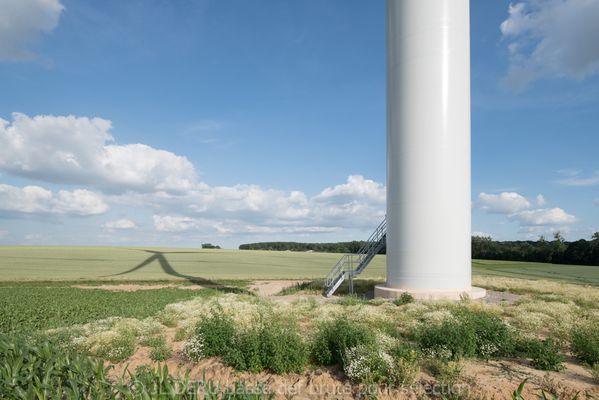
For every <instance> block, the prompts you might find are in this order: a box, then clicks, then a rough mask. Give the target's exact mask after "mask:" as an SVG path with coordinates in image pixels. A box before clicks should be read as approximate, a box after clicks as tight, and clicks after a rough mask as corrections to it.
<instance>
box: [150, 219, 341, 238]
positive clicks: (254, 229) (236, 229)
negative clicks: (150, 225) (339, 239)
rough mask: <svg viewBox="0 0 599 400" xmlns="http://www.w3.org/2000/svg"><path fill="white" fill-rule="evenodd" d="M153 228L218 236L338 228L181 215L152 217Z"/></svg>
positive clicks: (320, 231)
mask: <svg viewBox="0 0 599 400" xmlns="http://www.w3.org/2000/svg"><path fill="white" fill-rule="evenodd" d="M152 218H153V221H154V228H155V229H156V230H157V231H161V232H186V231H194V230H195V231H203V232H204V233H210V234H213V233H215V234H220V235H231V234H235V235H244V234H306V233H309V234H312V233H331V232H336V231H338V230H339V228H334V227H322V226H266V225H251V224H246V223H245V222H244V221H240V220H226V221H224V222H223V221H216V220H210V219H204V218H191V217H186V216H181V215H154V216H153V217H152Z"/></svg>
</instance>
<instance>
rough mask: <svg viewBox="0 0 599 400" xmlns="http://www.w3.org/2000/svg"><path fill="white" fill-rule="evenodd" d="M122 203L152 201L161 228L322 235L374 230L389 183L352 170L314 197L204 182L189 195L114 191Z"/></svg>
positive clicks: (246, 186) (252, 186) (382, 214)
mask: <svg viewBox="0 0 599 400" xmlns="http://www.w3.org/2000/svg"><path fill="white" fill-rule="evenodd" d="M114 200H115V202H119V203H123V204H127V203H128V204H131V205H135V204H141V203H143V202H145V204H152V205H153V207H154V209H155V215H154V217H153V222H154V227H155V228H156V230H158V231H162V232H182V231H192V230H197V231H214V232H216V233H219V234H224V235H228V234H231V233H236V234H252V233H256V234H258V233H260V234H278V233H280V234H312V233H313V234H317V233H331V232H335V231H337V230H339V229H343V228H357V229H365V230H369V229H372V228H374V227H375V226H376V225H377V224H378V222H380V219H381V218H383V216H384V215H385V187H384V186H383V185H382V184H380V183H377V182H374V181H372V180H369V179H365V178H364V177H362V176H360V175H352V176H349V177H348V178H347V181H346V182H345V183H343V184H340V185H336V186H332V187H328V188H325V189H324V190H322V191H321V192H320V193H318V194H317V195H316V196H314V197H312V198H308V196H306V194H305V193H303V192H300V191H282V190H274V189H263V188H261V187H260V186H256V185H235V186H230V187H211V186H208V185H205V184H202V185H199V187H198V188H197V189H194V190H192V191H190V192H188V193H186V194H184V195H173V194H167V193H155V194H152V195H151V196H150V197H149V198H148V196H147V195H144V196H141V195H138V194H131V193H128V194H125V195H119V196H115V198H114Z"/></svg>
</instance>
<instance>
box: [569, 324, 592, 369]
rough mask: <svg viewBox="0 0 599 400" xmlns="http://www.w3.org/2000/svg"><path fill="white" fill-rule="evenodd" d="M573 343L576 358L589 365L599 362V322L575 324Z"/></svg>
mask: <svg viewBox="0 0 599 400" xmlns="http://www.w3.org/2000/svg"><path fill="white" fill-rule="evenodd" d="M571 344H572V353H574V355H575V356H576V358H578V359H579V360H581V361H584V362H586V363H588V364H589V365H595V364H599V322H598V321H594V322H592V323H587V324H580V325H576V326H574V327H573V328H572V339H571Z"/></svg>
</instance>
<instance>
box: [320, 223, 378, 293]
mask: <svg viewBox="0 0 599 400" xmlns="http://www.w3.org/2000/svg"><path fill="white" fill-rule="evenodd" d="M386 239H387V219H383V221H382V222H381V223H380V224H379V226H378V227H377V228H376V230H375V231H374V232H373V233H372V235H370V237H369V238H368V240H367V241H366V243H365V244H364V245H363V246H362V248H360V250H358V252H357V253H356V254H345V255H344V256H343V257H341V258H340V259H339V261H337V264H335V266H334V267H333V269H331V272H329V274H328V275H327V277H326V278H325V281H324V295H325V296H326V297H331V296H332V295H333V293H335V291H336V290H337V289H338V288H339V286H341V284H342V283H343V281H345V280H346V279H349V291H350V293H353V278H354V277H355V276H357V275H360V274H361V273H362V271H364V270H365V269H366V267H367V266H368V264H369V263H370V261H372V259H373V258H374V256H375V255H377V254H378V252H379V251H381V249H382V248H383V246H385V243H386Z"/></svg>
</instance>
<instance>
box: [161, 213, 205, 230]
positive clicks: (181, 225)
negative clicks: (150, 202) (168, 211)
mask: <svg viewBox="0 0 599 400" xmlns="http://www.w3.org/2000/svg"><path fill="white" fill-rule="evenodd" d="M152 219H153V220H154V227H155V228H156V230H157V231H161V232H183V231H188V230H190V229H198V228H200V227H201V221H200V220H197V219H193V218H191V217H182V216H173V215H154V216H153V217H152Z"/></svg>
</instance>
